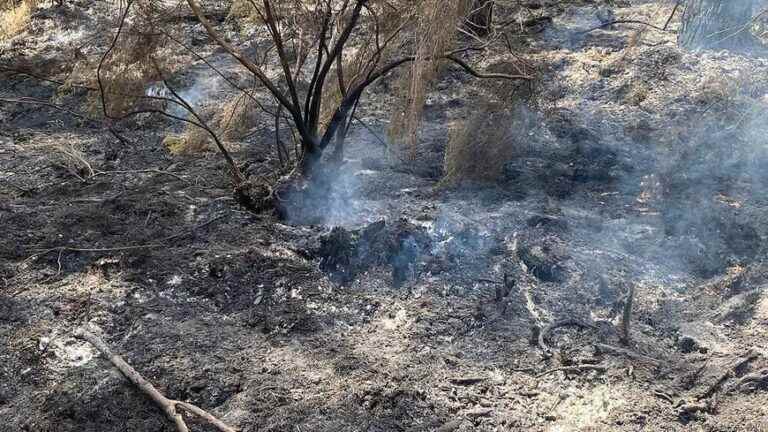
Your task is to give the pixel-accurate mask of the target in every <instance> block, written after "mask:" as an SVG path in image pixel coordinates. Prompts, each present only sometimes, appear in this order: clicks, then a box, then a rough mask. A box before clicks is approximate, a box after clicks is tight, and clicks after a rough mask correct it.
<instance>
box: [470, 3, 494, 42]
mask: <svg viewBox="0 0 768 432" xmlns="http://www.w3.org/2000/svg"><path fill="white" fill-rule="evenodd" d="M492 25H493V0H474V1H473V2H472V9H471V13H470V14H469V17H468V18H467V26H468V27H469V29H470V30H472V31H473V32H474V33H475V34H477V35H478V36H487V35H488V33H490V32H491V26H492Z"/></svg>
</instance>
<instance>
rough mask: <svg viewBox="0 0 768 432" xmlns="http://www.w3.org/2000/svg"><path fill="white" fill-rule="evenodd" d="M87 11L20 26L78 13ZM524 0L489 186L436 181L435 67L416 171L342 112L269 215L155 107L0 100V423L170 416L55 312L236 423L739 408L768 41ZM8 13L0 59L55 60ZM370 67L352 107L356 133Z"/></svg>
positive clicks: (746, 387) (761, 416)
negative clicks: (733, 40) (523, 81)
mask: <svg viewBox="0 0 768 432" xmlns="http://www.w3.org/2000/svg"><path fill="white" fill-rule="evenodd" d="M87 3H88V2H75V3H73V4H69V5H66V6H65V7H63V8H62V9H60V10H59V12H52V11H49V10H48V9H45V12H41V15H40V16H38V17H37V18H34V21H33V22H34V23H36V24H35V26H41V28H48V27H45V26H49V25H52V22H55V20H57V19H64V18H62V16H64V17H65V18H66V19H67V20H69V21H64V22H65V23H69V25H72V26H75V24H76V23H80V24H88V22H89V21H88V20H91V19H95V18H93V17H91V16H90V15H89V13H88V11H89V10H88V4H87ZM535 3H536V5H539V6H540V7H537V8H534V7H533V5H529V7H530V8H529V10H530V11H532V13H535V14H537V16H539V17H541V18H540V19H538V20H535V21H526V23H528V24H526V25H525V26H523V27H524V33H523V34H522V35H521V36H520V39H521V41H520V42H519V43H520V44H521V46H520V47H519V48H520V49H521V50H523V52H526V53H527V55H528V57H529V58H530V59H531V61H534V62H536V63H537V64H538V65H540V67H541V68H542V73H543V75H544V76H543V77H541V78H540V83H538V84H537V86H538V88H537V89H536V95H537V96H536V97H537V100H535V101H530V103H529V104H528V105H526V107H527V108H526V109H525V110H518V111H516V112H517V115H519V116H526V117H525V118H522V119H519V121H517V120H515V121H514V124H515V125H525V127H524V128H523V126H519V127H521V130H520V131H519V134H515V135H516V136H515V137H514V138H513V141H514V145H515V146H516V147H515V155H514V157H513V158H512V159H511V160H510V161H508V163H507V164H506V165H505V167H504V177H503V178H502V179H499V180H498V181H497V182H496V183H494V184H492V185H488V184H462V185H455V184H446V183H443V182H441V181H440V174H441V173H440V170H441V168H440V167H441V165H442V160H441V158H442V155H443V152H444V148H445V141H446V139H447V137H448V133H447V128H448V126H449V125H450V124H452V123H454V122H456V121H457V120H461V119H464V118H466V117H467V109H468V108H469V109H471V107H467V106H466V102H465V98H464V96H465V94H464V93H463V90H461V86H459V85H458V83H460V82H461V79H460V78H457V77H456V76H455V75H453V74H452V73H451V72H450V71H449V72H447V73H448V76H447V77H446V79H445V82H444V83H441V84H440V86H443V87H442V88H443V89H444V90H445V89H448V90H450V91H446V92H438V93H439V95H438V96H435V97H434V100H430V105H429V106H428V108H427V110H426V118H427V121H426V123H425V129H424V132H423V134H422V141H423V142H422V148H420V150H419V151H420V155H424V158H423V160H422V161H421V162H420V165H418V166H417V167H414V168H411V169H403V168H402V167H400V166H393V164H391V163H389V161H388V160H387V159H386V154H387V153H386V150H385V149H384V148H383V147H382V146H381V145H380V144H379V142H378V139H377V138H376V137H374V136H373V135H372V133H371V132H370V131H369V130H368V129H367V128H364V127H356V128H355V129H354V130H353V131H352V139H351V144H350V147H349V149H348V155H347V160H346V161H345V163H344V164H343V165H342V166H340V167H339V169H338V170H337V171H336V172H335V175H334V176H333V177H332V178H329V180H328V182H329V184H327V185H325V187H326V189H324V190H325V191H327V190H328V188H331V189H332V191H333V192H332V193H331V194H330V195H328V194H322V195H320V196H318V195H313V191H312V190H307V191H303V193H305V194H306V195H296V196H295V197H294V198H295V199H294V200H292V201H291V200H289V201H288V202H289V203H290V204H291V205H290V207H288V208H289V210H291V212H290V216H289V218H288V219H287V220H283V221H281V220H278V219H277V218H276V217H275V216H274V215H270V214H260V215H256V214H252V213H250V212H248V211H245V210H244V209H242V208H241V207H239V206H238V205H237V203H236V202H235V200H234V199H233V197H232V194H231V188H230V185H229V183H228V181H227V178H226V177H225V175H223V174H222V173H223V172H224V169H225V167H224V164H223V163H222V162H221V161H220V159H219V158H218V156H217V155H216V154H212V153H206V154H201V155H194V156H173V155H170V154H169V153H168V152H167V151H166V149H164V148H163V146H162V144H161V142H162V140H163V138H164V137H165V136H166V135H167V134H168V133H170V132H173V131H177V128H178V126H176V125H173V124H170V123H166V122H165V121H161V120H157V119H152V118H146V119H140V121H138V122H137V123H134V124H129V125H127V126H125V127H124V130H123V132H124V133H125V134H126V136H128V138H129V139H130V141H131V145H126V144H125V143H121V142H120V141H119V140H117V139H116V138H115V137H114V136H112V135H110V134H108V133H105V132H104V130H103V129H102V128H96V127H93V126H92V125H91V124H89V123H87V122H82V121H78V120H77V119H73V118H72V117H71V116H69V115H67V114H66V113H62V112H57V111H51V110H47V109H44V108H40V107H31V106H28V105H23V104H10V103H3V104H2V105H0V121H2V124H3V125H4V127H3V129H2V130H1V131H0V198H2V202H0V227H2V234H3V235H2V238H0V242H2V243H0V281H1V283H2V284H1V285H0V417H2V418H3V420H2V422H0V430H1V431H6V430H7V431H16V430H39V431H45V430H50V431H105V430H115V431H136V432H144V431H147V432H148V431H160V430H163V431H171V430H173V427H172V425H171V424H169V423H168V422H167V420H166V419H165V418H164V416H163V414H162V413H161V412H160V411H159V410H158V409H157V407H155V406H154V405H152V403H151V402H149V401H148V400H147V399H146V398H145V397H144V396H143V395H142V394H141V393H140V392H139V391H137V390H136V389H134V388H133V387H131V386H130V385H129V384H128V383H127V381H126V380H125V379H124V378H123V377H122V376H121V375H120V374H119V373H118V372H117V371H115V370H114V369H112V368H111V367H110V365H109V363H108V362H107V361H106V360H105V359H103V358H101V357H99V356H98V355H97V353H96V352H95V350H94V349H93V348H92V347H91V346H90V345H88V344H87V343H84V342H82V341H79V340H77V339H75V338H73V337H72V336H71V331H72V329H73V328H74V327H76V326H79V325H82V324H84V323H91V324H93V325H95V326H97V327H98V328H99V329H100V330H101V332H102V333H103V335H104V338H105V340H106V341H107V342H108V343H109V344H110V345H111V346H112V347H113V349H114V350H115V351H116V352H118V353H120V354H121V355H123V356H124V358H125V359H126V360H127V361H128V362H129V363H130V364H132V365H133V366H134V367H135V368H136V369H137V370H138V371H140V372H141V373H142V374H143V375H144V376H145V377H146V378H147V379H149V380H150V381H152V382H153V383H155V384H156V385H157V386H158V388H160V389H161V390H162V391H163V392H164V393H165V394H166V395H167V396H169V397H171V398H175V399H180V400H186V401H190V402H193V403H195V404H197V405H199V406H201V407H204V408H205V409H207V410H210V411H211V412H213V413H215V414H216V415H217V416H219V417H220V418H221V419H223V420H224V421H226V422H227V423H229V424H231V425H233V426H235V427H237V428H238V429H240V430H243V431H257V430H259V431H300V430H312V431H398V430H402V431H428V430H440V431H470V430H479V431H491V430H521V431H522V430H533V431H577V430H578V431H588V430H601V431H602V430H605V431H637V430H670V431H689V430H690V431H699V430H700V431H726V430H747V431H749V430H754V431H762V430H766V429H768V411H766V407H765V404H764V400H765V397H766V385H767V384H766V380H764V379H763V380H760V379H757V380H751V381H741V378H742V377H744V376H748V375H749V374H754V373H756V372H759V371H764V370H765V369H766V368H767V367H768V357H766V356H767V355H768V353H766V350H768V346H766V341H767V340H768V294H766V290H765V288H766V287H767V286H768V267H767V266H766V263H765V256H766V250H767V249H766V243H765V240H766V237H767V236H768V228H766V227H768V223H767V222H768V220H767V219H768V212H767V210H768V208H767V206H768V198H767V196H766V194H765V193H764V192H763V191H764V190H765V186H766V179H768V175H766V172H768V151H767V150H766V142H765V136H766V135H765V134H764V133H763V132H764V128H765V126H764V125H765V124H766V123H765V121H764V120H766V118H765V117H766V116H765V109H766V100H765V95H766V94H768V82H766V81H765V78H764V77H766V76H768V60H766V59H763V58H759V57H748V56H743V55H737V54H730V53H727V52H700V53H688V52H684V51H681V50H678V49H677V48H676V47H675V45H674V35H673V34H667V33H660V32H654V31H652V30H646V31H645V32H644V33H643V34H642V35H640V36H638V35H637V34H635V32H636V30H633V29H630V28H629V27H627V26H619V25H616V26H613V27H608V28H605V29H601V30H598V31H594V32H590V33H587V34H581V33H579V32H580V31H583V30H584V29H588V28H591V27H592V26H593V23H594V20H595V19H597V18H596V14H598V13H603V12H604V10H605V9H606V8H608V7H609V6H601V8H599V9H596V8H595V7H594V5H592V4H591V2H567V3H569V4H570V5H569V6H567V7H564V6H562V5H557V4H555V3H557V2H535ZM562 3H566V2H562ZM582 3H583V4H582ZM611 3H614V5H613V6H610V10H612V13H614V14H615V15H616V16H620V17H626V18H637V19H643V20H654V21H653V22H654V23H657V24H659V23H660V24H661V25H663V21H664V20H665V19H666V15H665V14H658V15H655V11H656V10H657V7H658V4H657V3H655V2H640V1H638V2H611ZM619 3H620V4H619ZM662 10H663V11H666V12H668V10H667V9H666V8H663V9H662ZM62 11H64V12H62ZM544 17H546V18H544ZM190 25H192V24H190ZM36 28H37V27H33V28H32V29H31V34H32V36H34V37H29V38H24V39H23V41H20V42H14V43H12V46H11V47H10V48H9V51H6V53H5V54H3V55H5V56H6V57H3V61H10V60H9V59H13V60H14V61H16V60H18V57H19V56H22V54H23V56H22V57H26V59H27V60H25V61H28V62H35V63H40V64H43V63H46V62H48V63H51V64H54V65H58V64H59V63H60V62H61V60H60V59H61V58H66V56H65V53H66V52H68V51H67V50H68V49H69V48H68V45H67V44H63V45H61V46H59V47H58V48H57V46H56V45H55V44H53V43H52V41H51V40H50V35H47V34H46V33H45V32H44V31H42V32H37V33H35V31H34V30H35V29H36ZM73 33H77V32H73ZM201 34H202V33H201ZM73 37H76V38H77V37H80V38H83V37H86V33H83V34H76V35H75V36H73ZM630 39H633V40H635V42H633V43H629V40H630ZM54 42H55V41H54ZM102 42H104V41H102ZM104 43H105V42H104ZM199 43H200V44H201V45H204V44H206V43H207V42H206V40H205V39H204V38H202V36H201V40H200V41H199ZM14 44H15V45H14ZM210 48H212V47H208V49H210ZM8 53H11V54H8ZM9 55H11V57H7V56H9ZM212 55H214V56H215V55H216V53H213V54H212ZM46 64H47V63H46ZM50 67H51V68H54V69H51V70H52V71H54V70H55V67H54V66H50ZM56 67H58V66H56ZM188 75H189V76H190V77H194V76H196V74H195V73H189V74H188ZM722 77H736V78H734V79H732V80H728V79H727V80H725V81H726V82H723V80H722V79H721V78H722ZM748 78H749V79H748ZM190 80H193V78H190ZM730 82H739V84H738V85H736V86H731V84H730ZM2 83H3V87H2V89H0V94H1V95H2V96H3V97H20V96H35V97H45V98H47V97H51V96H53V95H55V94H56V85H55V84H54V83H45V82H40V80H37V79H34V78H31V77H29V76H22V75H7V76H3V81H2ZM187 84H188V85H189V86H190V87H193V86H194V83H193V82H191V81H190V82H188V83H187ZM388 85H389V83H387V82H384V83H382V84H381V85H380V86H379V87H377V88H376V89H374V91H373V93H372V94H371V95H370V96H369V99H370V100H369V103H367V104H364V105H365V106H364V107H362V108H361V109H362V112H361V113H360V116H361V117H362V118H363V119H364V120H365V121H366V122H367V123H368V124H369V127H371V129H373V130H375V131H377V132H378V131H380V130H382V129H383V124H384V122H385V119H386V118H387V115H386V114H385V107H386V105H387V103H388V102H389V99H388V92H387V86H388ZM454 89H455V90H454ZM217 92H219V93H221V92H224V90H221V89H218V90H217ZM219 93H215V95H219ZM67 97H70V98H74V99H77V98H83V97H84V95H78V94H77V93H76V92H75V93H74V94H69V95H67ZM267 126H268V125H261V124H259V125H256V126H255V127H254V131H253V134H251V135H250V137H249V138H248V139H247V140H246V141H244V142H243V143H242V144H243V145H241V146H240V147H239V149H238V151H237V152H236V153H235V154H236V156H237V158H238V159H239V160H243V161H245V160H248V161H250V162H251V165H250V167H249V168H248V170H249V171H250V172H252V173H257V174H261V173H262V171H263V170H265V169H266V167H268V166H273V165H274V163H275V160H274V159H275V157H274V156H272V155H271V153H270V152H271V151H272V149H271V142H272V140H273V136H271V135H270V132H268V129H267ZM175 128H176V129H175ZM477 133H478V134H480V133H483V131H477ZM381 135H382V136H384V134H383V133H382V134H381ZM68 146H72V147H68ZM61 148H65V149H66V148H72V149H73V150H77V153H74V152H70V153H66V152H64V153H63V152H61V151H60V149H61ZM57 149H59V150H57ZM68 154H69V157H68V156H67V155H68ZM73 154H75V155H81V156H82V157H83V159H84V160H85V161H87V162H88V164H87V165H85V164H83V163H82V161H81V160H79V159H77V158H74V159H73V158H72V155H73ZM89 166H90V168H89ZM89 169H92V170H94V174H91V173H89V172H88V170H89ZM319 205H322V206H323V207H324V208H326V209H327V211H326V212H322V213H321V214H320V213H319V212H317V208H318V206H319ZM630 287H634V291H635V295H634V299H633V306H634V307H633V315H632V322H631V323H632V325H631V328H630V334H631V336H632V339H631V342H630V344H629V346H624V345H622V344H621V342H620V336H621V328H620V327H621V326H620V322H621V318H622V313H623V308H624V305H625V304H626V302H627V301H628V298H627V293H628V292H629V289H630ZM555 324H563V325H562V326H554V325H555ZM574 324H577V325H574ZM549 326H553V327H549ZM540 334H541V338H539V337H538V335H540ZM749 350H752V352H755V353H758V355H757V356H756V358H755V359H754V360H752V361H749V362H747V363H746V364H745V365H744V366H743V367H740V368H736V370H734V371H733V373H732V375H730V376H728V377H727V378H726V380H725V381H723V382H722V383H721V385H719V386H715V384H716V383H718V382H719V381H720V378H721V377H723V376H724V374H725V373H727V372H729V371H730V370H731V368H732V366H733V365H734V364H735V363H736V362H738V361H739V359H741V358H743V357H744V356H745V355H747V353H748V352H749ZM560 367H562V368H566V369H564V370H563V371H553V372H552V373H548V374H546V375H542V374H544V373H546V372H550V371H552V370H553V369H555V368H560ZM710 392H712V394H711V395H710V394H708V393H710ZM704 395H706V396H704ZM192 427H193V429H195V430H201V431H202V430H207V429H206V427H207V426H205V425H192Z"/></svg>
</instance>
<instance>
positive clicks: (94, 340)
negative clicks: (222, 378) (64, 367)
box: [73, 328, 236, 432]
mask: <svg viewBox="0 0 768 432" xmlns="http://www.w3.org/2000/svg"><path fill="white" fill-rule="evenodd" d="M73 334H74V336H75V337H76V338H78V339H82V340H84V341H86V342H88V343H90V344H91V345H93V346H94V347H95V348H96V349H97V350H99V352H100V353H101V354H102V355H103V356H104V357H106V358H107V359H108V360H109V361H110V363H112V365H113V366H115V367H116V368H117V369H118V370H119V371H120V372H121V373H122V374H123V375H124V376H125V377H126V378H128V380H129V381H130V382H131V383H132V384H133V385H135V386H136V387H138V388H139V390H141V391H142V392H143V393H144V394H145V395H147V397H149V398H150V399H152V401H153V402H154V403H155V404H157V405H158V406H159V407H160V409H162V410H163V412H164V413H165V415H166V416H167V417H168V418H169V419H170V420H171V421H172V422H173V423H174V424H175V425H176V430H177V431H178V432H189V428H188V427H187V424H186V423H185V422H184V416H183V415H182V414H181V412H180V411H179V410H181V411H186V412H187V413H189V414H193V415H195V416H197V417H200V418H201V419H203V420H205V421H206V422H208V423H209V424H211V425H212V426H214V427H215V428H216V429H218V430H220V431H222V432H235V431H236V429H233V428H232V427H230V426H227V425H226V424H225V423H224V422H222V421H221V420H219V419H218V418H216V417H214V416H213V415H211V414H210V413H208V412H207V411H205V410H203V409H201V408H199V407H197V406H195V405H192V404H190V403H187V402H182V401H177V400H173V399H168V398H167V397H165V396H163V394H162V393H160V392H159V391H158V390H157V389H156V388H155V386H153V385H152V383H150V382H149V381H147V380H146V379H144V377H143V376H141V374H139V373H138V372H136V369H134V368H133V367H131V365H129V364H128V363H126V362H125V360H123V359H122V357H120V356H119V355H117V354H115V353H113V352H112V350H111V349H109V346H107V344H106V343H105V342H104V341H103V340H101V338H99V337H98V336H96V335H95V334H93V333H91V332H89V331H87V330H85V329H82V328H77V329H75V330H74V332H73Z"/></svg>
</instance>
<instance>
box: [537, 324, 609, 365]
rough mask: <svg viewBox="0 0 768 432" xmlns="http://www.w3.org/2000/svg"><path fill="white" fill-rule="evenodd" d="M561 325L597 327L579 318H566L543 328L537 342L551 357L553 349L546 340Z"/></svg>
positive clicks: (546, 354) (545, 353)
mask: <svg viewBox="0 0 768 432" xmlns="http://www.w3.org/2000/svg"><path fill="white" fill-rule="evenodd" d="M560 327H581V328H589V329H595V328H596V327H595V326H594V325H592V324H590V323H588V322H584V321H581V320H578V319H565V320H561V321H556V322H554V323H552V324H550V325H548V326H546V327H544V328H543V329H541V330H540V331H539V334H538V337H537V342H538V345H539V348H540V349H541V351H543V352H544V355H545V356H547V357H549V356H551V355H552V350H551V349H550V348H549V346H547V343H546V340H547V338H548V337H549V334H550V333H552V332H553V331H554V330H555V329H557V328H560Z"/></svg>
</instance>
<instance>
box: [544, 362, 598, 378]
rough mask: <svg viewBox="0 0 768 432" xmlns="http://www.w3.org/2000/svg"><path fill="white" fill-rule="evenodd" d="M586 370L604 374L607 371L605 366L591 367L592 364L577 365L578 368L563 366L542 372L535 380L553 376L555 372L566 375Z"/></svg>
mask: <svg viewBox="0 0 768 432" xmlns="http://www.w3.org/2000/svg"><path fill="white" fill-rule="evenodd" d="M588 370H594V371H598V372H605V371H607V370H608V368H607V367H605V366H600V365H593V364H583V365H578V366H563V367H558V368H554V369H550V370H548V371H546V372H542V373H540V374H538V375H536V378H541V377H545V376H547V375H550V374H553V373H555V372H565V373H568V372H583V371H588Z"/></svg>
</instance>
